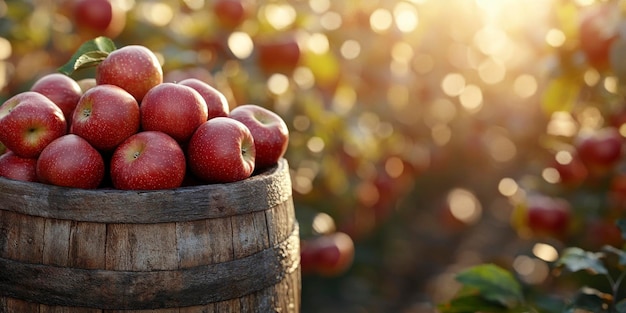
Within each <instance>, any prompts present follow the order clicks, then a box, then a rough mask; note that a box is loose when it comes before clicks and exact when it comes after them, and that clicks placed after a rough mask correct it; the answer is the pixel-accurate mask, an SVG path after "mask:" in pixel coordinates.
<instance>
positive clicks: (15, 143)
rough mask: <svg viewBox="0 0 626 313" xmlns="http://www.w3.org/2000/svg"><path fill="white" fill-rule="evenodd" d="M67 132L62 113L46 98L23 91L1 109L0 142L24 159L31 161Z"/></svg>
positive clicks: (0, 107)
mask: <svg viewBox="0 0 626 313" xmlns="http://www.w3.org/2000/svg"><path fill="white" fill-rule="evenodd" d="M66 132H67V123H66V121H65V117H64V116H63V111H61V109H60V108H59V107H58V106H57V105H56V104H54V102H52V100H50V99H48V98H46V96H44V95H42V94H40V93H37V92H34V91H25V92H22V93H19V94H16V95H15V96H13V97H11V98H9V99H8V100H7V101H5V102H4V103H3V104H2V106H0V142H2V143H3V144H4V145H5V146H6V147H7V149H9V150H11V151H13V152H14V153H15V154H17V155H19V156H21V157H23V158H34V157H37V156H38V155H39V153H41V150H43V149H44V148H45V147H46V146H47V145H48V144H49V143H50V142H52V141H53V140H55V139H56V138H58V137H61V136H62V135H64V134H65V133H66Z"/></svg>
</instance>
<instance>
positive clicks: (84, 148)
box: [37, 134, 105, 189]
mask: <svg viewBox="0 0 626 313" xmlns="http://www.w3.org/2000/svg"><path fill="white" fill-rule="evenodd" d="M104 174H105V166H104V159H103V158H102V155H101V154H100V152H98V150H96V149H95V148H94V147H92V146H91V145H90V144H89V142H87V140H85V139H83V138H81V137H79V136H77V135H74V134H67V135H64V136H62V137H59V138H57V139H56V140H54V141H53V142H51V143H50V144H49V145H48V146H46V148H45V149H43V151H42V152H41V155H40V156H39V158H38V159H37V179H38V180H39V181H40V182H42V183H45V184H51V185H56V186H63V187H72V188H83V189H95V188H97V187H98V186H99V185H100V183H101V182H102V179H103V178H104Z"/></svg>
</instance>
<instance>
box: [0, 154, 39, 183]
mask: <svg viewBox="0 0 626 313" xmlns="http://www.w3.org/2000/svg"><path fill="white" fill-rule="evenodd" d="M36 165H37V159H36V158H22V157H19V156H17V155H15V153H13V152H11V151H7V152H6V153H4V154H2V155H0V176H2V177H6V178H10V179H15V180H21V181H30V182H36V181H37V172H36Z"/></svg>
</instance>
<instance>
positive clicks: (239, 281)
mask: <svg viewBox="0 0 626 313" xmlns="http://www.w3.org/2000/svg"><path fill="white" fill-rule="evenodd" d="M298 235H299V234H298V226H297V222H296V219H295V215H294V206H293V200H292V194H291V180H290V177H289V168H288V164H287V161H286V160H284V159H283V160H281V161H280V162H279V164H278V165H277V166H276V167H274V168H272V169H270V170H268V171H266V172H264V173H261V174H258V175H255V176H253V177H251V178H249V179H246V180H244V181H239V182H235V183H230V184H214V185H203V186H193V187H183V188H178V189H173V190H159V191H122V190H81V189H71V188H62V187H56V186H50V185H44V184H38V183H27V182H19V181H14V180H8V179H5V178H1V177H0V312H2V313H5V312H18V313H24V312H40V313H44V312H65V313H76V312H81V313H83V312H90V313H91V312H94V313H95V312H117V311H121V310H128V311H124V312H139V311H140V310H141V312H147V311H146V310H150V312H177V313H183V312H184V313H192V312H220V313H221V312H263V313H267V312H299V311H300V290H301V289H300V288H301V287H300V247H299V236H298Z"/></svg>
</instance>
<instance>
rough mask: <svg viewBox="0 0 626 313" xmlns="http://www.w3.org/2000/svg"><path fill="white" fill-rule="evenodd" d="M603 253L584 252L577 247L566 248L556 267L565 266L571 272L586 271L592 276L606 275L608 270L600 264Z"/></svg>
mask: <svg viewBox="0 0 626 313" xmlns="http://www.w3.org/2000/svg"><path fill="white" fill-rule="evenodd" d="M603 257H604V254H603V253H599V252H589V251H584V250H583V249H581V248H578V247H571V248H567V249H565V250H564V251H563V255H562V256H561V258H560V259H559V260H558V261H557V262H556V265H557V266H565V267H566V268H567V269H568V270H570V271H572V272H578V271H582V270H585V271H588V272H590V273H592V274H604V275H606V274H608V270H607V269H606V267H605V266H604V264H602V260H601V259H602V258H603Z"/></svg>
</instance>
